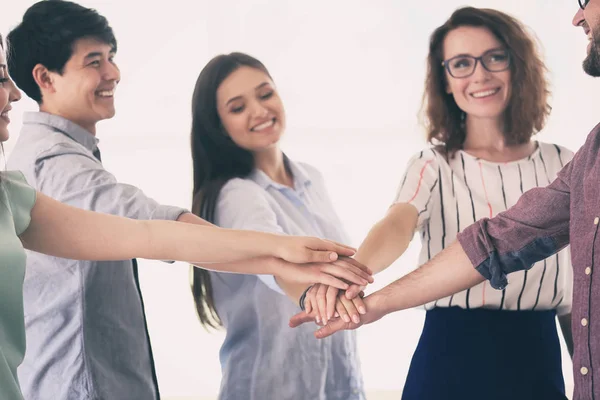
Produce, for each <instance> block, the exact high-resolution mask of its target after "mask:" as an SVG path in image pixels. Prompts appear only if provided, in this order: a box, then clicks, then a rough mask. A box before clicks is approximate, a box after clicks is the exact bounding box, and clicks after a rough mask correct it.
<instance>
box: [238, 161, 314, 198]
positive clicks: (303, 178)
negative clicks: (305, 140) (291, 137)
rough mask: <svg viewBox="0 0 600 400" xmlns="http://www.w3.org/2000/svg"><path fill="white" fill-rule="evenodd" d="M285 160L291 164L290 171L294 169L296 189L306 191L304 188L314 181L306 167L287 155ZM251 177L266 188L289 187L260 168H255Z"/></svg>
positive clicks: (299, 191) (278, 188)
mask: <svg viewBox="0 0 600 400" xmlns="http://www.w3.org/2000/svg"><path fill="white" fill-rule="evenodd" d="M284 162H285V163H286V164H287V165H288V166H289V168H290V171H292V176H293V177H294V190H296V192H298V193H302V192H304V190H305V189H306V188H307V187H308V186H310V184H311V183H312V180H311V179H310V177H309V176H308V173H307V172H306V169H304V168H303V167H302V166H301V165H300V164H298V163H296V162H294V161H292V160H290V159H289V158H287V156H284ZM249 178H250V179H252V180H253V181H254V182H255V183H257V184H258V185H259V186H260V187H262V188H263V189H265V190H266V189H268V188H270V187H273V188H275V189H277V190H281V189H285V188H288V187H287V186H285V185H282V184H281V183H278V182H275V181H274V180H272V179H271V178H269V176H268V175H267V174H265V173H264V172H263V171H262V170H260V169H258V168H255V169H254V170H253V171H252V172H251V173H250V176H249ZM288 189H289V188H288Z"/></svg>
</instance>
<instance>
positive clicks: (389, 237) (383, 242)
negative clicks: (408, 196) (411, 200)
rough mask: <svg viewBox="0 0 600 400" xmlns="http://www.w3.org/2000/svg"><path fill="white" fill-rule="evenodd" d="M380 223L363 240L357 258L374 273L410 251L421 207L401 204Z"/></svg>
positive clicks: (355, 257)
mask: <svg viewBox="0 0 600 400" xmlns="http://www.w3.org/2000/svg"><path fill="white" fill-rule="evenodd" d="M394 207H395V208H396V209H395V210H391V211H390V212H389V213H388V214H387V215H386V217H385V218H383V219H382V220H381V221H379V222H377V223H376V224H375V225H374V226H373V228H371V230H370V231H369V234H368V235H367V237H366V238H365V240H364V241H363V242H362V244H361V245H360V247H359V248H358V251H357V252H356V254H355V256H354V259H356V260H357V261H358V262H360V263H361V264H363V265H366V266H368V267H369V268H370V269H371V270H372V271H373V273H374V274H376V273H378V272H381V271H383V270H384V269H386V268H387V267H389V266H390V265H391V264H392V263H394V261H396V260H397V259H398V258H399V257H400V256H401V255H402V254H404V252H405V251H406V249H407V247H408V245H409V244H410V241H411V240H412V238H413V235H414V231H415V226H416V221H417V210H416V209H415V208H414V207H413V206H412V205H410V204H397V205H395V206H394Z"/></svg>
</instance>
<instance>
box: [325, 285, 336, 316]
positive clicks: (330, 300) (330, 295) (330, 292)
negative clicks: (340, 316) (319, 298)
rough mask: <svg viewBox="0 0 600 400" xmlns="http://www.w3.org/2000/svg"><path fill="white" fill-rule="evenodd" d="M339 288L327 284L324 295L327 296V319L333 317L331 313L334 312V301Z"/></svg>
mask: <svg viewBox="0 0 600 400" xmlns="http://www.w3.org/2000/svg"><path fill="white" fill-rule="evenodd" d="M338 292H339V290H338V289H336V288H334V287H333V286H329V287H328V288H327V294H326V295H325V297H326V298H327V319H328V320H329V319H331V318H333V313H334V312H335V302H336V300H337V297H338Z"/></svg>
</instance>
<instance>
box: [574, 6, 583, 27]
mask: <svg viewBox="0 0 600 400" xmlns="http://www.w3.org/2000/svg"><path fill="white" fill-rule="evenodd" d="M584 22H585V17H584V15H583V10H582V9H581V7H580V8H578V9H577V12H576V13H575V16H574V17H573V26H580V25H581V24H583V23H584Z"/></svg>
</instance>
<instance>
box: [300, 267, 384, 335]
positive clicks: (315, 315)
mask: <svg viewBox="0 0 600 400" xmlns="http://www.w3.org/2000/svg"><path fill="white" fill-rule="evenodd" d="M337 263H338V264H339V265H340V266H341V265H343V266H345V267H346V268H348V269H351V267H354V268H366V267H365V266H363V265H362V264H360V263H359V262H358V261H356V260H354V259H352V258H348V257H341V258H340V259H339V260H338V261H337ZM372 282H373V280H372V279H371V280H369V283H372ZM353 283H354V284H353V285H350V286H348V288H347V289H346V290H340V288H338V287H336V286H329V285H326V284H322V283H317V284H314V285H313V286H312V287H311V288H310V289H309V290H308V292H307V293H306V296H305V298H304V309H305V310H304V311H303V312H301V313H298V314H296V315H295V316H293V317H292V318H291V319H290V326H291V327H297V326H299V325H301V324H303V323H305V322H310V321H314V322H316V323H317V324H318V325H320V326H325V325H327V324H328V322H329V321H330V320H335V321H336V324H335V328H336V330H335V331H337V330H339V329H354V328H356V327H358V326H359V324H361V317H360V316H361V315H366V314H367V305H366V304H365V301H363V296H364V292H363V290H364V288H365V286H366V284H360V283H358V282H353ZM341 323H343V324H346V325H341ZM327 326H328V325H327ZM338 328H339V329H338ZM319 332H321V333H322V334H326V336H329V335H330V334H331V333H333V332H334V331H332V332H331V333H328V332H329V331H328V330H323V329H321V330H319ZM323 337H324V336H323Z"/></svg>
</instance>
